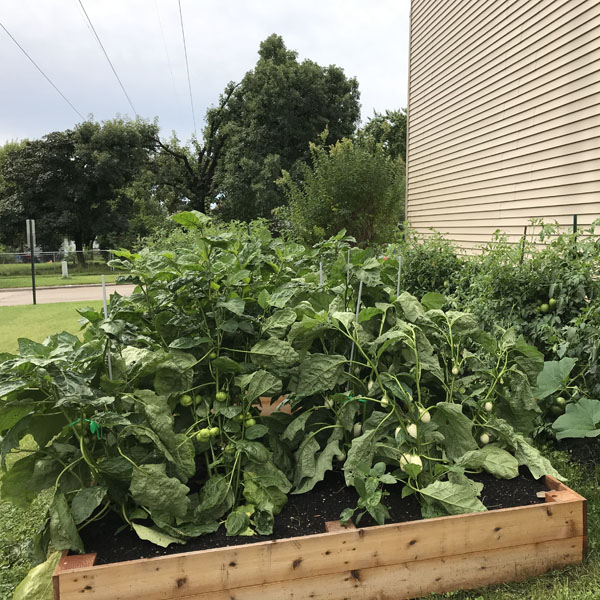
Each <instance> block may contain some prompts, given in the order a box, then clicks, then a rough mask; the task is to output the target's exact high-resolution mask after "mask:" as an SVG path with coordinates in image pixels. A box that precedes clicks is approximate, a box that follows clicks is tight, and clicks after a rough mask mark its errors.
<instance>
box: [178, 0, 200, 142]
mask: <svg viewBox="0 0 600 600" xmlns="http://www.w3.org/2000/svg"><path fill="white" fill-rule="evenodd" d="M177 2H178V4H179V21H180V22H181V37H182V38H183V52H184V54H185V68H186V70H187V79H188V88H189V90H190V106H191V107H192V120H193V121H194V135H195V136H196V137H198V132H197V131H196V113H195V111H194V98H193V96H192V80H191V79H190V65H189V62H188V54H187V44H186V43H185V30H184V28H183V13H182V12H181V0H177Z"/></svg>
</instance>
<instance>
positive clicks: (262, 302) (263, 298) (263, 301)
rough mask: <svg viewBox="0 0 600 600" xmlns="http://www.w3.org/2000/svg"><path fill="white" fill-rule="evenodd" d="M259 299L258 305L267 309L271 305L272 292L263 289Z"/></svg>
mask: <svg viewBox="0 0 600 600" xmlns="http://www.w3.org/2000/svg"><path fill="white" fill-rule="evenodd" d="M257 301H258V305H259V306H260V307H261V308H262V309H263V310H266V309H267V308H269V306H270V301H271V294H269V292H268V291H267V290H261V291H260V293H259V294H258V298H257Z"/></svg>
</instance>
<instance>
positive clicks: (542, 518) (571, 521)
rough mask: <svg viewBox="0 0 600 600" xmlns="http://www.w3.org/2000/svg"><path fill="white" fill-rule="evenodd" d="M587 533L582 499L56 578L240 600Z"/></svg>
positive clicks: (87, 585) (80, 594) (98, 594)
mask: <svg viewBox="0 0 600 600" xmlns="http://www.w3.org/2000/svg"><path fill="white" fill-rule="evenodd" d="M584 535H585V531H584V524H583V504H582V502H581V501H576V500H573V501H567V502H556V503H552V504H551V505H548V504H538V505H533V506H525V507H518V508H509V509H501V510H496V511H490V512H486V513H477V514H471V515H457V516H452V517H441V518H438V519H428V520H424V521H413V522H410V523H399V524H391V525H383V526H378V527H370V528H366V529H357V530H355V531H345V530H342V531H339V532H334V533H326V534H318V535H312V536H306V537H301V538H292V539H288V540H278V541H272V542H263V543H258V544H249V545H246V546H237V547H230V548H217V549H213V550H204V551H198V552H189V553H186V554H179V555H171V556H164V557H157V558H153V559H146V560H138V561H129V562H126V563H115V564H112V565H100V566H98V567H94V568H92V569H78V570H72V571H67V572H63V573H61V574H60V575H59V577H60V590H61V600H68V599H70V598H83V599H84V600H85V598H88V597H89V598H93V599H94V600H125V599H133V598H144V600H164V599H166V598H184V597H186V596H192V595H195V594H196V595H198V594H203V593H208V592H216V591H218V590H232V595H233V596H235V597H236V598H237V591H236V592H235V593H233V591H234V590H236V588H239V587H241V586H246V587H247V586H256V585H263V584H270V583H275V582H288V583H286V585H291V583H290V582H291V580H293V579H300V578H305V577H313V576H320V575H323V576H324V575H334V574H336V573H339V572H341V571H348V570H361V569H366V568H372V567H380V566H389V565H397V564H399V563H410V562H415V561H423V560H431V559H436V560H439V559H440V558H442V559H446V557H453V556H456V555H462V554H464V553H465V552H466V551H469V552H473V553H477V552H486V551H489V550H496V549H502V548H507V549H509V550H510V551H509V553H510V552H512V551H513V550H512V549H513V548H514V547H515V546H522V545H524V544H529V545H531V544H540V543H543V542H550V541H554V540H561V539H571V538H577V539H578V540H579V542H578V543H579V545H580V547H579V551H578V552H579V556H580V557H581V554H582V547H581V546H582V543H583V542H582V540H583V536H584ZM440 562H442V563H443V562H444V561H443V560H442V561H440ZM336 576H337V575H336ZM508 579H511V578H508ZM296 597H297V598H298V597H299V598H304V597H308V596H302V595H301V596H296ZM357 597H358V596H357ZM353 598H354V596H353Z"/></svg>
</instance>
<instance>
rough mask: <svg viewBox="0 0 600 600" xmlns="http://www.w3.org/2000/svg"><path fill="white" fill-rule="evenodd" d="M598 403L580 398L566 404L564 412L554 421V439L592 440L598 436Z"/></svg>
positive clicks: (599, 420) (599, 432)
mask: <svg viewBox="0 0 600 600" xmlns="http://www.w3.org/2000/svg"><path fill="white" fill-rule="evenodd" d="M599 425H600V401H598V400H590V399H589V398H581V400H579V401H578V402H576V403H574V404H567V408H566V412H565V414H564V415H561V416H560V417H558V419H556V421H554V423H553V424H552V429H554V431H556V438H557V439H559V440H562V439H564V438H594V437H598V436H600V426H599Z"/></svg>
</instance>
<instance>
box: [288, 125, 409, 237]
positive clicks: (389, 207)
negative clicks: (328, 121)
mask: <svg viewBox="0 0 600 600" xmlns="http://www.w3.org/2000/svg"><path fill="white" fill-rule="evenodd" d="M324 139H325V136H324ZM310 151H311V159H312V167H309V166H308V165H305V166H304V168H303V171H302V178H301V181H300V182H296V181H295V180H294V178H293V177H292V176H291V175H290V174H289V173H288V172H284V174H283V177H282V178H281V179H280V180H279V181H278V183H279V185H280V186H281V187H282V188H283V190H284V192H285V195H286V197H287V200H288V205H289V206H288V207H284V208H283V210H279V217H280V218H281V219H282V220H284V221H286V220H287V221H288V223H289V225H290V226H291V229H292V232H293V233H294V234H295V235H296V236H297V237H299V238H301V239H303V240H304V241H305V242H308V243H315V242H317V241H319V240H322V239H323V238H326V237H329V236H331V235H335V234H336V233H337V232H338V231H340V230H342V229H345V230H346V232H347V234H348V235H351V236H353V237H355V238H356V240H357V242H358V243H359V244H361V245H368V244H371V243H374V242H375V243H376V242H383V241H389V240H390V239H391V237H392V236H393V234H394V232H395V231H397V228H398V225H399V224H400V223H401V222H402V220H403V218H404V183H405V170H404V162H403V161H402V159H400V158H397V159H392V158H391V157H390V156H387V155H386V153H385V152H384V150H383V147H382V145H381V144H377V143H375V142H374V141H373V140H372V139H367V138H362V139H358V140H354V141H353V140H350V139H343V140H341V141H339V142H337V143H336V144H334V145H331V146H329V148H326V147H324V146H322V145H317V144H311V147H310Z"/></svg>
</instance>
